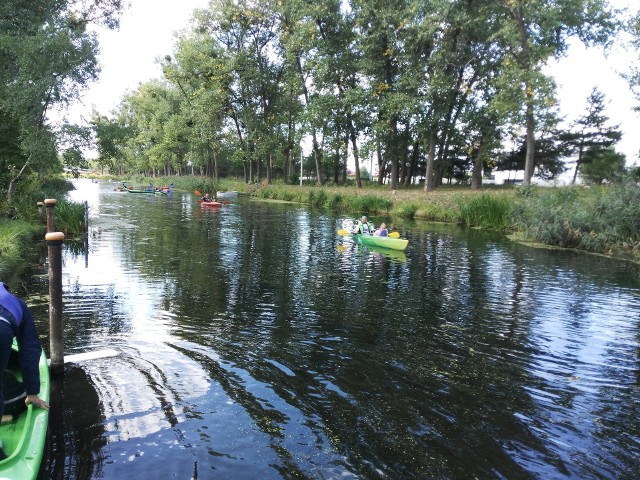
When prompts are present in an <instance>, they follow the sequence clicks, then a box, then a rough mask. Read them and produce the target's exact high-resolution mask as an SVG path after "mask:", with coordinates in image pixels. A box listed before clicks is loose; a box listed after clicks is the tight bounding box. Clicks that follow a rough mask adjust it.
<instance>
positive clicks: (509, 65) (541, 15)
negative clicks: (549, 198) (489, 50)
mask: <svg viewBox="0 0 640 480" xmlns="http://www.w3.org/2000/svg"><path fill="white" fill-rule="evenodd" d="M500 1H501V2H502V7H503V9H504V18H505V23H504V28H503V30H502V32H501V36H500V41H501V42H502V43H503V45H502V48H503V49H504V51H505V52H506V53H507V55H506V57H505V69H504V73H503V75H504V76H505V77H506V78H508V79H509V80H508V81H507V82H503V83H502V85H503V87H504V88H505V89H508V91H510V92H512V93H513V94H514V97H513V98H514V100H515V101H513V102H511V105H512V108H513V110H512V111H513V112H514V113H519V112H521V113H523V116H524V123H525V126H526V145H527V150H526V158H525V166H524V182H523V183H524V184H525V185H528V184H529V183H530V182H531V178H532V177H533V172H534V163H535V130H536V125H535V110H536V106H537V105H540V104H544V103H545V100H546V97H547V96H548V95H549V93H550V91H549V82H548V79H546V77H545V75H543V74H542V72H541V67H542V66H543V65H544V64H545V63H546V62H547V60H548V59H549V58H551V57H557V56H561V55H563V54H564V53H565V52H566V50H567V48H568V39H569V37H573V36H575V37H578V38H579V39H580V40H582V41H583V42H584V43H586V44H587V45H593V44H597V45H605V44H607V42H608V41H609V39H610V38H611V36H612V35H613V33H614V32H615V31H616V29H617V28H618V24H617V22H616V20H615V19H614V15H613V12H612V11H611V10H610V9H609V8H608V7H609V5H608V4H607V2H606V1H605V0H589V1H587V2H584V1H576V0H555V1H550V0H500ZM585 3H586V5H585ZM518 98H519V100H518ZM521 105H522V106H524V107H523V108H522V107H521Z"/></svg>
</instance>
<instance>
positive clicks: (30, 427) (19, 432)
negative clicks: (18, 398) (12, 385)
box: [0, 342, 49, 480]
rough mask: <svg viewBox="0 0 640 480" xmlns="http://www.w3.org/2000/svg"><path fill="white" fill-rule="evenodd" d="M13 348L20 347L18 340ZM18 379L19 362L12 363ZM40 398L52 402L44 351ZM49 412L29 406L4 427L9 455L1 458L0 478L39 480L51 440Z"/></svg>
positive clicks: (1, 430) (2, 432)
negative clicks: (47, 441)
mask: <svg viewBox="0 0 640 480" xmlns="http://www.w3.org/2000/svg"><path fill="white" fill-rule="evenodd" d="M13 349H14V350H15V351H17V349H18V347H17V345H16V343H15V342H14V345H13ZM8 369H9V370H12V371H13V373H14V374H15V375H16V377H17V378H18V379H20V380H21V379H22V372H21V371H20V368H19V367H18V366H17V365H11V364H10V365H9V367H8ZM39 369H40V394H39V396H40V398H42V399H43V400H45V401H46V402H49V366H48V363H47V358H46V357H45V355H44V352H42V354H41V355H40V363H39ZM48 422H49V412H48V411H47V410H44V409H42V408H36V407H34V406H33V405H29V406H28V407H27V410H25V411H24V412H22V413H21V414H20V415H19V416H18V417H17V418H15V419H14V420H13V421H11V422H9V423H6V424H4V425H2V426H0V438H1V439H2V442H3V450H4V453H5V454H6V455H7V458H6V459H4V460H2V461H0V479H5V478H6V479H9V478H11V479H20V480H23V479H24V480H28V479H35V478H37V476H38V471H39V470H40V463H41V462H42V457H43V454H44V449H45V442H46V439H47V424H48Z"/></svg>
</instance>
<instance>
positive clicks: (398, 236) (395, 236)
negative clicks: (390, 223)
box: [389, 232, 400, 238]
mask: <svg viewBox="0 0 640 480" xmlns="http://www.w3.org/2000/svg"><path fill="white" fill-rule="evenodd" d="M389 236H390V237H391V238H400V232H391V233H389Z"/></svg>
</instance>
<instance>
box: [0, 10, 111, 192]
mask: <svg viewBox="0 0 640 480" xmlns="http://www.w3.org/2000/svg"><path fill="white" fill-rule="evenodd" d="M121 9H122V1H121V0H105V1H102V2H94V1H90V0H67V1H65V0H33V1H26V0H5V1H3V2H2V3H0V129H1V131H2V132H3V135H2V136H0V163H1V164H2V167H3V168H2V173H1V174H0V188H1V189H3V190H6V192H7V198H8V199H9V200H10V199H11V196H12V193H13V190H14V188H15V184H16V182H17V181H18V180H19V179H20V178H21V176H22V175H24V174H25V173H28V172H29V171H34V172H43V171H46V170H47V169H49V168H50V167H51V165H52V164H57V165H58V166H59V162H58V158H57V147H58V146H57V144H56V142H57V139H58V137H57V136H56V133H57V132H56V131H55V130H54V128H53V127H52V126H51V125H49V124H48V123H47V113H48V111H49V110H50V109H51V107H52V106H53V105H55V104H65V103H66V102H69V101H70V100H72V99H75V98H77V96H78V92H79V90H80V89H82V88H83V87H85V86H86V85H87V84H88V83H89V82H90V81H92V80H94V79H95V78H96V75H97V72H98V66H97V62H96V52H97V48H98V45H97V41H96V37H95V34H93V33H90V32H89V30H88V28H87V27H88V25H89V24H91V23H93V24H102V25H105V26H107V27H109V28H115V27H116V26H117V22H118V16H119V13H120V11H121ZM69 155H71V154H69Z"/></svg>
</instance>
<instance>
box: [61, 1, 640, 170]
mask: <svg viewBox="0 0 640 480" xmlns="http://www.w3.org/2000/svg"><path fill="white" fill-rule="evenodd" d="M611 3H612V4H613V5H614V6H615V7H617V8H622V7H630V4H632V3H633V4H634V6H633V7H630V8H632V9H634V10H636V11H637V10H638V8H639V6H638V5H636V3H637V0H611ZM207 5H208V0H180V1H175V0H131V6H130V8H128V9H127V10H126V11H125V12H124V15H123V17H122V21H121V24H120V29H119V30H117V31H108V30H98V38H99V43H100V49H101V51H100V54H99V57H98V58H99V62H100V65H101V69H102V72H101V74H100V77H99V80H98V81H97V82H95V83H93V84H92V85H91V86H90V87H89V89H88V90H86V92H85V93H84V95H83V97H82V99H81V101H80V102H78V103H76V104H74V105H72V106H71V107H69V108H68V109H66V110H65V111H64V112H57V113H56V114H55V115H56V116H66V117H67V118H68V120H69V121H71V122H81V121H82V119H83V118H84V119H86V120H88V119H89V118H90V117H91V111H92V109H93V108H95V109H96V110H97V111H98V112H99V113H101V114H103V115H108V114H109V113H110V112H111V111H112V110H114V109H115V108H116V107H117V105H118V104H119V102H120V100H121V99H122V97H123V96H124V95H125V93H127V92H129V91H134V90H135V89H136V88H137V87H138V85H139V84H140V83H144V82H146V81H149V80H151V79H154V78H161V77H162V70H161V68H160V66H159V64H158V63H157V62H156V59H158V58H161V57H164V56H165V55H167V54H170V55H171V54H173V51H174V45H175V42H176V37H175V32H177V31H179V30H182V29H184V28H186V27H187V26H188V23H189V19H190V17H191V14H192V12H193V10H194V9H195V8H205V7H206V6H207ZM639 56H640V55H638V53H637V52H635V53H633V52H631V53H630V52H627V51H624V50H623V49H622V48H620V47H617V48H614V49H613V50H612V51H610V52H609V53H608V54H607V55H606V56H605V54H604V52H603V51H602V49H600V48H589V49H587V48H585V47H584V46H583V45H582V44H581V43H580V42H574V43H573V44H572V46H571V47H570V49H569V52H568V55H567V56H566V57H565V58H562V59H560V60H559V61H558V62H552V63H551V64H550V65H549V66H548V70H547V71H548V72H549V73H551V74H552V75H553V76H554V77H555V79H556V83H557V85H558V95H557V98H558V100H559V105H560V112H561V114H562V115H563V116H564V117H565V118H566V121H567V122H572V121H574V120H575V119H576V118H578V117H579V116H581V115H583V114H584V113H585V111H586V108H587V97H588V96H589V94H590V93H591V90H592V89H593V87H598V89H599V90H600V91H602V92H603V93H604V94H605V97H606V99H607V101H608V102H609V103H608V105H607V109H606V111H605V114H606V115H608V116H609V117H610V124H611V125H616V124H620V129H621V130H622V131H623V137H622V140H621V141H620V142H619V143H618V144H617V145H616V149H617V150H618V151H619V152H622V153H624V154H625V155H626V156H627V164H628V165H632V164H635V165H640V158H639V157H638V154H639V152H640V113H637V112H635V111H633V107H634V105H638V104H640V102H639V101H637V100H635V99H634V98H633V95H632V93H631V90H630V88H629V85H628V84H627V82H626V81H625V80H624V79H623V78H622V77H621V75H620V74H621V73H624V72H626V71H627V69H628V68H629V65H630V63H631V62H632V61H634V60H636V61H638V57H639Z"/></svg>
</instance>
